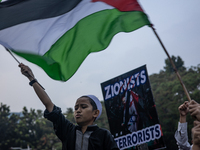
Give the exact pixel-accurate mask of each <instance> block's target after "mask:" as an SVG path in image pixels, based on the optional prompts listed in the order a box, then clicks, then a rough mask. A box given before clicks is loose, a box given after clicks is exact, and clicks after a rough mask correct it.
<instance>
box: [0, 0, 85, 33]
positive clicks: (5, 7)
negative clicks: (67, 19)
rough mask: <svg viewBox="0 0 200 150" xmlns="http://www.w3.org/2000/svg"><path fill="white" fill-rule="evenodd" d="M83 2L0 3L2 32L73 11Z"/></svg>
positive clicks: (37, 0) (13, 0) (35, 0)
mask: <svg viewBox="0 0 200 150" xmlns="http://www.w3.org/2000/svg"><path fill="white" fill-rule="evenodd" d="M80 1H81V0H17V1H16V0H9V1H6V2H3V3H0V30H2V29H5V28H8V27H11V26H14V25H17V24H21V23H25V22H29V21H34V20H38V19H47V18H51V17H56V16H59V15H62V14H64V13H67V12H69V11H70V10H72V9H73V8H74V7H76V5H77V4H78V3H79V2H80Z"/></svg>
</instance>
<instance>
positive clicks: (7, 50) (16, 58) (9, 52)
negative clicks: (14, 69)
mask: <svg viewBox="0 0 200 150" xmlns="http://www.w3.org/2000/svg"><path fill="white" fill-rule="evenodd" d="M4 48H5V49H6V50H7V51H8V52H9V53H10V55H11V56H12V57H13V58H14V59H15V60H16V61H17V62H18V64H20V62H19V60H18V59H17V58H16V57H15V56H14V55H13V53H11V51H10V50H9V49H8V48H6V47H4ZM29 75H30V76H31V77H32V78H33V79H35V78H34V77H33V76H32V75H31V74H29ZM38 84H39V85H40V87H41V88H43V90H45V89H44V87H43V86H42V85H41V84H40V83H39V82H38Z"/></svg>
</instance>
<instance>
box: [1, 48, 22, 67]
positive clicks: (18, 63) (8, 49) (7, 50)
mask: <svg viewBox="0 0 200 150" xmlns="http://www.w3.org/2000/svg"><path fill="white" fill-rule="evenodd" d="M4 48H5V49H6V50H7V51H8V52H9V53H10V55H11V56H12V57H13V58H14V59H15V60H16V61H17V62H18V64H20V62H19V61H18V60H17V58H16V57H15V56H14V55H13V54H12V53H11V51H10V50H9V49H7V48H6V47H4Z"/></svg>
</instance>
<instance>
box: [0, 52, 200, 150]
mask: <svg viewBox="0 0 200 150" xmlns="http://www.w3.org/2000/svg"><path fill="white" fill-rule="evenodd" d="M172 59H173V61H174V63H175V66H176V67H177V69H178V72H179V74H180V75H181V77H182V80H183V82H184V84H185V86H186V87H187V90H188V92H189V93H190V96H191V98H192V99H194V100H196V101H197V102H198V103H200V99H199V97H200V64H199V65H197V66H191V67H189V68H186V67H185V66H184V61H183V60H182V59H181V58H180V57H179V56H177V57H175V56H172ZM149 79H150V82H151V88H152V92H153V95H154V99H155V103H156V108H157V113H158V116H159V121H160V124H161V127H162V131H163V135H164V140H165V143H166V147H167V148H166V149H168V150H177V149H178V148H177V145H176V142H175V139H174V133H175V131H176V129H177V125H178V121H179V112H178V107H179V106H180V105H181V104H182V103H183V102H184V101H187V98H186V96H185V93H184V91H183V88H182V86H181V84H180V82H179V80H178V79H177V77H176V74H175V73H174V71H173V68H172V66H171V64H170V62H169V60H168V59H166V60H165V66H164V69H163V70H161V71H160V72H159V73H158V74H152V75H150V76H149ZM102 106H103V112H102V115H101V117H100V118H99V119H98V120H97V121H96V124H97V125H98V126H99V127H102V128H106V129H109V125H108V120H107V116H106V111H105V107H104V103H103V101H102ZM64 115H65V116H66V118H67V119H68V120H70V121H71V122H73V123H75V120H74V117H73V108H67V109H66V112H64ZM187 121H188V136H189V142H191V136H190V135H191V128H192V127H193V119H192V118H191V117H190V115H188V116H187ZM27 145H29V146H30V147H31V148H32V150H49V149H54V150H61V142H60V140H59V139H58V138H57V137H56V135H55V134H54V131H53V126H52V123H51V122H49V121H48V120H46V119H44V118H43V111H42V110H34V109H30V111H28V110H27V108H26V107H24V108H23V110H22V113H21V115H17V114H15V113H11V112H10V108H9V106H7V105H6V104H2V103H1V105H0V150H8V149H10V148H11V147H21V148H26V147H27Z"/></svg>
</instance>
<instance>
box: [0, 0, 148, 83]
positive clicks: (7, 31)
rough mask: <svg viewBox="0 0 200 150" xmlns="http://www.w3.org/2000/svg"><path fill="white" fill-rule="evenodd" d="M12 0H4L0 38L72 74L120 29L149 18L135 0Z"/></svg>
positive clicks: (52, 71) (48, 68)
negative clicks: (5, 0)
mask: <svg viewBox="0 0 200 150" xmlns="http://www.w3.org/2000/svg"><path fill="white" fill-rule="evenodd" d="M13 2H14V0H10V1H7V2H5V3H4V2H2V3H0V22H1V24H0V44H1V45H3V46H4V47H6V48H8V49H10V50H12V51H13V52H14V53H15V54H17V55H19V56H21V57H23V58H25V59H26V60H28V61H30V62H32V63H35V64H37V65H38V66H40V67H41V68H43V69H44V71H45V72H46V73H47V74H48V75H49V76H50V77H51V78H53V79H55V80H62V81H66V80H68V79H69V78H70V77H71V76H73V74H74V73H75V72H76V70H77V69H78V67H79V66H80V65H81V63H82V62H83V60H84V59H85V58H86V57H87V56H88V55H89V54H90V53H91V52H98V51H101V50H104V49H105V48H107V47H108V45H109V43H110V41H111V39H112V38H113V36H114V35H115V34H117V33H119V32H131V31H134V30H136V29H138V28H140V27H142V26H144V25H149V24H150V22H149V20H148V18H147V16H146V14H145V13H144V12H143V10H142V9H141V7H140V5H139V4H138V3H137V1H136V0H118V1H117V2H116V1H113V0H102V1H100V0H99V1H98V0H92V1H91V0H73V1H71V0H70V1H67V0H65V1H63V0H56V1H55V0H48V1H47V0H29V1H24V0H17V1H15V3H14V5H13Z"/></svg>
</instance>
